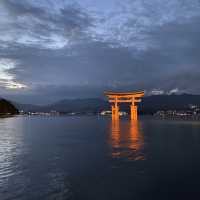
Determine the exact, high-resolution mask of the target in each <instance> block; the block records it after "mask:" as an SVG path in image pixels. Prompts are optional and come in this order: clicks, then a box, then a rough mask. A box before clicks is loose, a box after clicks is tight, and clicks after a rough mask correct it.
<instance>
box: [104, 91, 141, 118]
mask: <svg viewBox="0 0 200 200" xmlns="http://www.w3.org/2000/svg"><path fill="white" fill-rule="evenodd" d="M105 95H106V96H107V97H108V100H109V102H110V103H112V118H113V119H119V106H118V103H131V105H130V108H131V120H135V121H136V120H137V118H138V117H137V116H138V114H137V104H136V103H139V102H141V98H142V97H143V96H144V91H133V92H105Z"/></svg>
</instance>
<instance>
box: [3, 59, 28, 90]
mask: <svg viewBox="0 0 200 200" xmlns="http://www.w3.org/2000/svg"><path fill="white" fill-rule="evenodd" d="M16 65H17V63H16V62H15V61H13V60H11V59H4V58H3V59H0V86H1V87H4V88H6V89H13V90H14V89H24V88H27V86H26V85H25V84H23V83H19V82H18V81H15V76H14V75H13V74H11V73H10V70H11V69H14V68H16Z"/></svg>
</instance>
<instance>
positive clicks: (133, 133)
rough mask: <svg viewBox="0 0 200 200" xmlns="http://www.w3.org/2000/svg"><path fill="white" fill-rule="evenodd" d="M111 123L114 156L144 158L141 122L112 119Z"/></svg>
mask: <svg viewBox="0 0 200 200" xmlns="http://www.w3.org/2000/svg"><path fill="white" fill-rule="evenodd" d="M110 123H111V124H110V126H111V128H110V144H111V147H112V157H113V158H125V159H128V160H144V159H145V157H144V152H143V150H144V137H143V134H142V132H141V129H140V124H139V122H138V121H132V120H131V121H121V120H112V121H111V122H110Z"/></svg>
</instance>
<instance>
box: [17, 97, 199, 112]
mask: <svg viewBox="0 0 200 200" xmlns="http://www.w3.org/2000/svg"><path fill="white" fill-rule="evenodd" d="M190 104H193V105H198V106H200V95H190V94H182V95H154V96H146V97H144V98H143V100H142V102H141V103H140V104H139V112H141V113H144V114H150V113H155V112H156V111H158V110H186V109H188V108H189V105H190ZM15 105H16V107H17V108H18V109H19V110H24V111H32V112H36V111H38V112H39V111H41V112H49V111H52V110H55V111H59V112H67V113H68V112H93V113H97V112H100V111H102V110H108V109H110V105H109V103H108V101H106V100H104V99H99V98H90V99H74V100H69V99H68V100H62V101H59V102H56V103H54V104H51V105H47V106H35V105H29V104H15ZM120 108H121V110H125V111H129V108H130V107H129V104H121V106H120Z"/></svg>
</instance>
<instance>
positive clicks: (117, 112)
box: [112, 105, 119, 119]
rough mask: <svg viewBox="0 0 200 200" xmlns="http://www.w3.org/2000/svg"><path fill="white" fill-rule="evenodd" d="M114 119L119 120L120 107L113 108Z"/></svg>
mask: <svg viewBox="0 0 200 200" xmlns="http://www.w3.org/2000/svg"><path fill="white" fill-rule="evenodd" d="M112 118H113V119H119V106H116V105H114V106H112Z"/></svg>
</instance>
